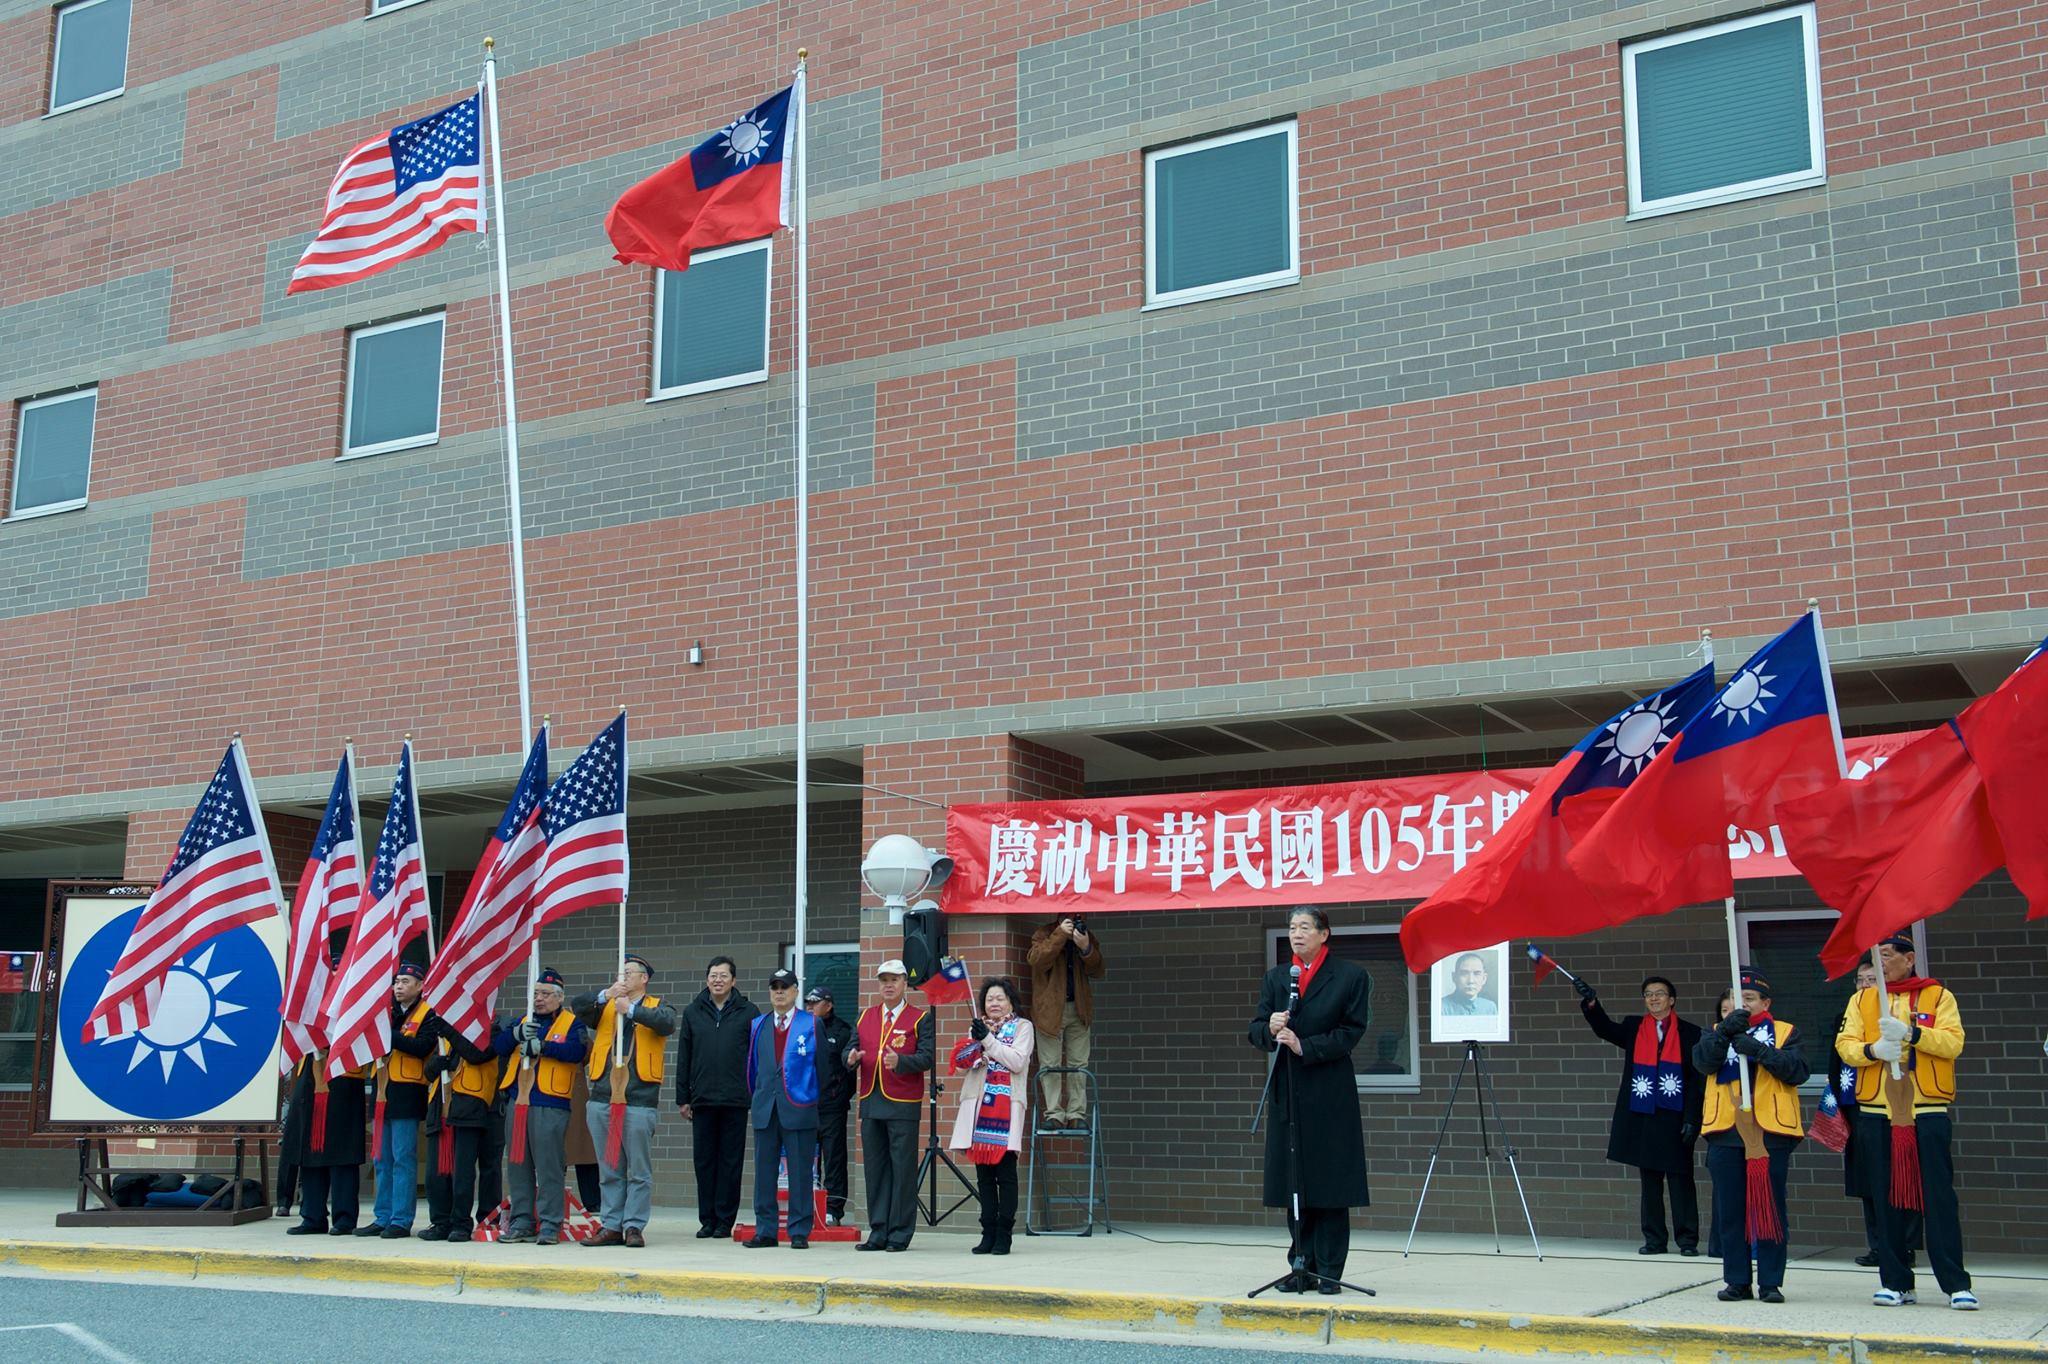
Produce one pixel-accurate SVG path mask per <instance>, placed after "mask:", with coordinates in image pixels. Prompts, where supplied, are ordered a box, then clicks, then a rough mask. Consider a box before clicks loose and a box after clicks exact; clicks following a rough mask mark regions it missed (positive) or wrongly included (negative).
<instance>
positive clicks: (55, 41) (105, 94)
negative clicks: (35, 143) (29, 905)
mask: <svg viewBox="0 0 2048 1364" xmlns="http://www.w3.org/2000/svg"><path fill="white" fill-rule="evenodd" d="M106 3H107V0H65V3H63V4H59V5H53V6H51V17H52V20H53V22H54V24H55V32H54V33H52V34H51V40H50V86H49V92H48V95H47V97H46V98H45V100H44V104H45V106H46V107H45V108H44V110H43V114H42V116H43V117H44V118H55V117H56V116H57V115H58V114H68V113H70V112H71V111H72V110H73V109H85V108H89V107H91V106H92V105H95V104H104V103H106V102H107V101H108V100H110V99H119V98H120V97H121V96H122V95H125V94H127V93H128V57H129V53H130V51H131V49H132V48H133V47H134V42H133V39H134V37H135V7H134V5H133V3H132V0H131V3H130V5H129V7H128V29H127V31H126V32H125V33H123V34H122V35H121V83H120V84H119V85H117V86H115V87H114V88H113V89H111V90H102V91H100V93H98V94H97V95H87V96H86V97H85V98H84V99H75V100H73V101H71V103H69V104H58V103H57V102H56V100H57V74H58V72H59V71H61V70H62V69H63V65H62V64H63V61H64V16H65V15H67V14H75V13H77V12H78V11H79V10H86V9H92V8H94V7H95V6H98V5H104V4H106Z"/></svg>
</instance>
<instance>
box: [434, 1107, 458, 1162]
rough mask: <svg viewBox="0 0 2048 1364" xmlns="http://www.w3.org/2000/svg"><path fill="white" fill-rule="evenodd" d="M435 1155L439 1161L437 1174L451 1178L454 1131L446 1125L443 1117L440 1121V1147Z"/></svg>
mask: <svg viewBox="0 0 2048 1364" xmlns="http://www.w3.org/2000/svg"><path fill="white" fill-rule="evenodd" d="M437 1154H438V1155H439V1156H440V1159H441V1163H440V1166H439V1167H438V1168H439V1172H440V1173H441V1174H442V1175H443V1176H452V1175H453V1174H454V1173H455V1129H454V1128H453V1127H451V1126H449V1125H448V1119H446V1118H445V1117H444V1118H442V1119H441V1145H440V1148H439V1151H438V1153H437Z"/></svg>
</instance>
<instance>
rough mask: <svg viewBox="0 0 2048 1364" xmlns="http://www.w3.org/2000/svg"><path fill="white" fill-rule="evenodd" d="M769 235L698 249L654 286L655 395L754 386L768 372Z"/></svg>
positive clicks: (658, 278)
mask: <svg viewBox="0 0 2048 1364" xmlns="http://www.w3.org/2000/svg"><path fill="white" fill-rule="evenodd" d="M773 267H774V252H773V250H772V249H771V248H770V246H769V242H768V239H767V238H765V237H764V238H763V239H761V240H760V241H757V242H743V243H741V244H740V245H738V246H724V247H720V248H719V249H718V250H716V251H699V252H696V253H695V254H693V255H692V256H691V257H690V268H689V269H687V270H684V271H682V272H680V273H678V272H676V271H673V270H657V271H656V272H655V284H654V397H655V398H679V397H681V396H682V395H684V394H685V393H709V392H711V391H712V390H713V389H720V388H735V387H738V386H739V385H741V384H758V383H760V382H762V381H763V380H765V379H766V378H767V377H768V280H769V276H770V272H771V270H772V269H773Z"/></svg>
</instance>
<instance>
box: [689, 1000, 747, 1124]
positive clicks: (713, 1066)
mask: <svg viewBox="0 0 2048 1364" xmlns="http://www.w3.org/2000/svg"><path fill="white" fill-rule="evenodd" d="M760 1016H761V1011H760V1010H759V1009H757V1008H755V1007H754V1005H753V1001H751V1000H749V999H748V998H747V997H746V996H745V995H743V994H741V993H740V992H739V991H738V990H737V989H735V990H734V991H733V992H732V993H731V994H730V995H727V996H726V1000H725V1008H724V1009H722V1010H721V1009H714V1008H713V1007H712V1006H711V991H709V990H699V991H698V992H697V997H696V998H695V999H693V1000H691V1001H690V1002H689V1003H688V1004H687V1005H685V1006H684V1007H683V1014H682V1019H681V1021H680V1022H679V1023H678V1024H677V1026H676V1107H677V1108H681V1107H683V1105H685V1104H691V1105H697V1104H702V1105H703V1106H705V1107H707V1108H745V1107H747V1106H748V1105H749V1104H750V1103H752V1101H753V1098H752V1096H751V1095H749V1094H748V1093H747V1025H748V1024H750V1023H752V1022H753V1021H754V1020H755V1019H756V1018H759V1017H760Z"/></svg>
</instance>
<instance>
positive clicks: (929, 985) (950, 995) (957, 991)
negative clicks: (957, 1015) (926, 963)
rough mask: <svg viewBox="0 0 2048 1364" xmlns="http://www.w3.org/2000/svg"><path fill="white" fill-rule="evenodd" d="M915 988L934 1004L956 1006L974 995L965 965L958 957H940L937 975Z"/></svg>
mask: <svg viewBox="0 0 2048 1364" xmlns="http://www.w3.org/2000/svg"><path fill="white" fill-rule="evenodd" d="M917 988H918V989H920V990H922V991H923V992H924V997H925V998H926V999H928V1000H930V1001H931V1002H932V1003H934V1004H957V1003H959V1002H960V1001H961V1000H963V999H966V998H968V997H969V996H970V995H972V994H973V993H974V985H973V982H972V981H971V980H970V979H969V978H968V975H967V963H966V962H964V961H962V960H960V958H958V957H941V958H940V959H939V969H938V973H937V974H936V975H934V976H932V977H931V978H930V979H929V980H927V981H925V982H924V983H923V984H921V985H919V986H918V987H917Z"/></svg>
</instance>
